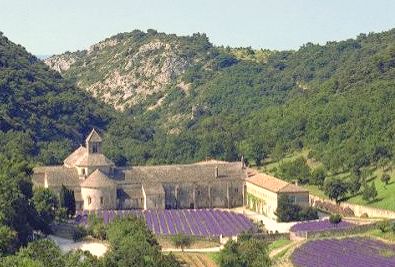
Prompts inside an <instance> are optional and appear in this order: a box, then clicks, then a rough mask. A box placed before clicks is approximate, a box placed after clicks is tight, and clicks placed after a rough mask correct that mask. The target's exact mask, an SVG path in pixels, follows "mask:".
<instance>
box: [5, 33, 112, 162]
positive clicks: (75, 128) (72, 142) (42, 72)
mask: <svg viewBox="0 0 395 267" xmlns="http://www.w3.org/2000/svg"><path fill="white" fill-rule="evenodd" d="M110 114H111V109H110V108H107V107H105V106H104V105H103V104H101V103H98V102H97V101H96V100H95V99H94V98H92V97H90V96H89V95H88V94H86V93H84V92H83V91H81V90H79V89H76V87H75V86H74V85H73V84H72V83H70V82H68V81H65V80H64V79H63V78H62V77H61V76H60V75H59V74H58V73H57V72H55V71H52V70H50V69H49V68H48V67H47V66H46V65H45V64H44V63H43V62H41V61H40V60H38V59H37V58H36V57H35V56H33V55H31V54H29V53H28V52H27V51H26V50H25V49H24V48H23V47H22V46H20V45H16V44H14V43H12V42H11V41H9V40H8V39H7V38H6V37H5V36H3V35H2V34H0V154H5V155H6V156H8V157H11V156H12V155H14V154H18V155H23V156H24V157H26V158H28V159H32V158H36V159H37V160H39V161H41V162H45V163H48V164H53V163H55V162H58V161H59V160H60V159H61V157H62V156H64V154H66V153H68V152H69V151H70V149H72V148H73V147H74V146H76V145H78V144H79V143H81V142H82V140H83V137H84V136H85V135H86V133H87V131H89V128H91V127H98V128H99V129H102V128H103V127H105V126H106V125H107V123H108V121H109V119H110V118H111V116H110Z"/></svg>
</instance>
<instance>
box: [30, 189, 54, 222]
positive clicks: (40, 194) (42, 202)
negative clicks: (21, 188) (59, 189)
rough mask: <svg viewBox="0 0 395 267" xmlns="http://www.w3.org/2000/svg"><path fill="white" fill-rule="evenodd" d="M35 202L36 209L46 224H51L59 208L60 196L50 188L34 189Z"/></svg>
mask: <svg viewBox="0 0 395 267" xmlns="http://www.w3.org/2000/svg"><path fill="white" fill-rule="evenodd" d="M33 203H34V207H35V209H36V211H37V212H38V214H39V215H40V217H41V219H42V220H43V221H44V222H45V223H46V224H51V223H52V222H53V220H54V219H55V215H56V210H57V209H58V205H59V201H58V197H57V196H56V195H55V193H53V192H52V191H51V190H50V189H48V188H37V189H35V190H34V194H33Z"/></svg>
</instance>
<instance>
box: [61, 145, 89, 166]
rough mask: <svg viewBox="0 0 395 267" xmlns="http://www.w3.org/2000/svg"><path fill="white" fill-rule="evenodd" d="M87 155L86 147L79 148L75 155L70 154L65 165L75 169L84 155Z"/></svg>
mask: <svg viewBox="0 0 395 267" xmlns="http://www.w3.org/2000/svg"><path fill="white" fill-rule="evenodd" d="M86 153H87V150H86V148H85V147H83V146H80V147H79V148H77V149H76V150H75V151H74V152H73V153H71V154H70V156H68V157H67V158H66V159H65V160H64V161H63V163H64V165H66V166H68V167H74V166H75V164H76V162H77V161H78V160H79V159H80V158H81V157H82V156H83V155H84V154H86Z"/></svg>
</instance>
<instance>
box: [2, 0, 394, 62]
mask: <svg viewBox="0 0 395 267" xmlns="http://www.w3.org/2000/svg"><path fill="white" fill-rule="evenodd" d="M392 27H395V0H260V1H259V0H243V1H233V0H194V1H190V0H156V1H155V0H111V1H110V0H108V1H105V0H0V31H2V32H3V33H4V34H5V35H6V36H7V37H8V38H9V39H11V40H12V41H14V42H16V43H19V44H22V45H23V46H25V47H26V48H27V49H28V50H29V51H30V52H32V53H34V54H37V55H48V54H54V53H61V52H64V51H67V50H69V51H74V50H77V49H84V48H87V47H88V46H89V45H91V44H93V43H95V42H98V41H100V40H102V39H104V38H106V37H109V36H111V35H114V34H116V33H119V32H126V31H132V30H134V29H141V30H146V29H149V28H153V29H156V30H158V31H161V32H166V33H176V34H182V35H186V34H188V35H189V34H192V33H194V32H204V33H206V34H207V35H208V37H209V38H210V40H211V41H212V42H213V43H214V44H217V45H225V46H226V45H229V46H251V47H253V48H269V49H278V50H282V49H296V48H298V47H299V46H300V45H302V44H304V43H306V42H309V41H311V42H313V43H325V42H326V41H329V40H343V39H347V38H351V37H355V36H356V35H358V34H359V33H361V32H365V33H368V32H371V31H375V32H380V31H383V30H388V29H390V28H392Z"/></svg>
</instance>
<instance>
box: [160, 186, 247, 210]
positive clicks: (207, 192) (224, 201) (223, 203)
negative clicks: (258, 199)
mask: <svg viewBox="0 0 395 267" xmlns="http://www.w3.org/2000/svg"><path fill="white" fill-rule="evenodd" d="M163 188H164V191H165V207H166V208H171V209H176V208H181V209H183V208H184V209H185V208H195V209H198V208H228V207H230V208H232V207H237V206H242V205H243V182H242V181H213V182H209V183H165V184H163Z"/></svg>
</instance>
